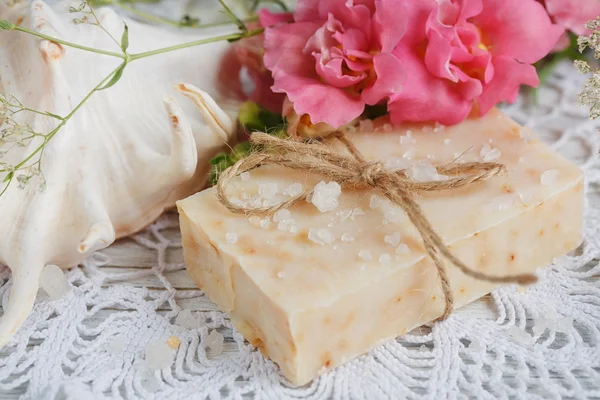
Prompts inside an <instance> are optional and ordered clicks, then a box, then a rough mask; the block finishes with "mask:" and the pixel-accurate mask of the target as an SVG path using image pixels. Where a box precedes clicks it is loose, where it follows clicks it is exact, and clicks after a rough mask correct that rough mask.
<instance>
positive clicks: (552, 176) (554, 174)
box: [540, 169, 560, 186]
mask: <svg viewBox="0 0 600 400" xmlns="http://www.w3.org/2000/svg"><path fill="white" fill-rule="evenodd" d="M559 174H560V173H559V172H558V170H556V169H549V170H547V171H544V172H543V173H542V176H541V177H540V181H541V183H542V185H543V186H548V185H552V184H554V183H556V181H557V180H558V175H559Z"/></svg>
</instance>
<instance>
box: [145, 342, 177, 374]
mask: <svg viewBox="0 0 600 400" xmlns="http://www.w3.org/2000/svg"><path fill="white" fill-rule="evenodd" d="M174 359H175V354H174V353H173V350H171V348H170V347H169V345H168V344H167V343H166V342H165V341H163V340H153V341H151V342H150V343H148V344H147V345H146V359H145V362H144V364H145V366H146V367H147V368H149V369H151V370H156V369H163V368H168V367H170V366H171V365H172V364H173V360H174Z"/></svg>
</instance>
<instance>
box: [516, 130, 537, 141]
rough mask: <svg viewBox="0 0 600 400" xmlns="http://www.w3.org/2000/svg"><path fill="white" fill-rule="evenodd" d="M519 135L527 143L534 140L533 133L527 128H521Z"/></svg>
mask: <svg viewBox="0 0 600 400" xmlns="http://www.w3.org/2000/svg"><path fill="white" fill-rule="evenodd" d="M519 135H520V136H521V138H522V139H523V140H524V141H526V142H527V143H529V142H531V141H533V140H535V139H536V136H535V132H533V131H532V130H531V129H527V128H522V129H521V131H520V132H519Z"/></svg>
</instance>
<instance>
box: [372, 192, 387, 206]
mask: <svg viewBox="0 0 600 400" xmlns="http://www.w3.org/2000/svg"><path fill="white" fill-rule="evenodd" d="M384 204H385V202H384V200H383V198H382V197H381V196H378V195H376V194H372V195H371V198H370V199H369V207H371V209H372V210H376V209H378V208H379V207H381V206H383V205H384Z"/></svg>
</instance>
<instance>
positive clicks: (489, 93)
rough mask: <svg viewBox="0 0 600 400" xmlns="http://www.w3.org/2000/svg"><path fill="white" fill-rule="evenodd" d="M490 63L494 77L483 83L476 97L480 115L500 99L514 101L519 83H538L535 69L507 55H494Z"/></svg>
mask: <svg viewBox="0 0 600 400" xmlns="http://www.w3.org/2000/svg"><path fill="white" fill-rule="evenodd" d="M492 64H493V65H494V78H493V79H492V80H491V81H490V83H488V84H487V85H485V87H484V88H483V93H482V94H481V96H480V97H479V99H478V101H479V110H480V113H481V115H484V114H486V113H487V112H488V111H489V110H491V109H492V108H493V107H494V106H495V105H496V104H498V103H500V102H502V101H506V102H508V103H514V102H515V101H516V100H517V96H518V95H519V85H522V84H525V85H529V86H533V87H536V86H537V85H538V84H539V78H538V76H537V71H536V70H535V67H533V66H532V65H529V64H523V63H520V62H518V61H515V60H512V59H510V58H508V57H494V58H493V60H492Z"/></svg>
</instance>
